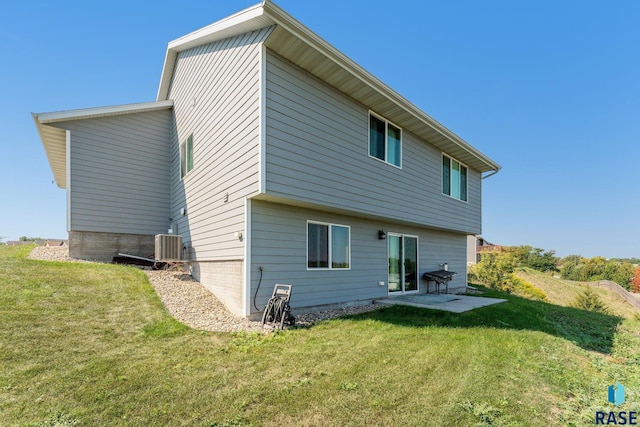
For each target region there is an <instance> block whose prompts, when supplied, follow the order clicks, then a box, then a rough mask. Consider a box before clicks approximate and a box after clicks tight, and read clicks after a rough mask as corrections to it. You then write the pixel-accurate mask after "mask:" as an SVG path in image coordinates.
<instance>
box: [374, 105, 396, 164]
mask: <svg viewBox="0 0 640 427" xmlns="http://www.w3.org/2000/svg"><path fill="white" fill-rule="evenodd" d="M369 156H370V157H373V158H376V159H378V160H382V161H383V162H385V163H389V164H390V165H393V166H396V167H398V168H402V129H400V128H399V127H398V126H396V125H394V124H393V123H391V122H389V121H387V120H385V119H383V118H382V117H380V116H377V115H375V114H373V113H372V112H371V111H370V112H369Z"/></svg>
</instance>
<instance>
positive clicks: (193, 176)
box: [169, 28, 270, 261]
mask: <svg viewBox="0 0 640 427" xmlns="http://www.w3.org/2000/svg"><path fill="white" fill-rule="evenodd" d="M269 32H270V29H269V28H266V29H263V30H259V31H254V32H251V33H247V34H243V35H240V36H237V37H232V38H228V39H225V40H220V41H217V42H214V43H210V44H206V45H203V46H198V47H195V48H193V49H190V50H186V51H184V52H180V53H179V54H178V58H177V62H176V66H175V72H174V75H173V81H172V83H171V87H170V89H169V98H170V99H172V100H173V101H174V111H175V123H174V129H173V135H172V141H171V147H172V151H171V187H172V194H171V215H170V216H171V217H172V218H174V223H173V227H174V231H175V232H177V233H179V234H181V235H182V236H183V237H184V241H185V243H186V244H187V245H191V246H192V247H193V254H194V256H195V258H196V259H198V260H200V261H203V260H226V259H240V258H242V257H243V255H244V244H243V242H242V241H241V240H239V239H238V238H236V237H235V235H234V233H235V232H236V231H243V228H244V220H245V218H244V209H245V207H244V206H245V202H244V199H245V197H250V196H253V195H255V194H257V192H258V191H259V167H260V166H259V161H260V155H259V153H260V151H259V146H260V144H259V142H260V88H261V85H260V77H261V69H262V67H261V42H262V41H263V40H264V38H265V37H266V36H267V35H268V34H269ZM191 134H193V164H194V166H193V170H192V171H191V172H189V173H188V174H187V176H185V177H184V179H181V177H180V149H179V145H180V143H182V142H183V141H185V140H186V139H187V138H188V137H189V135H191ZM225 193H228V201H227V202H225V201H224V196H225ZM181 208H185V209H186V215H185V216H181V215H180V209H181Z"/></svg>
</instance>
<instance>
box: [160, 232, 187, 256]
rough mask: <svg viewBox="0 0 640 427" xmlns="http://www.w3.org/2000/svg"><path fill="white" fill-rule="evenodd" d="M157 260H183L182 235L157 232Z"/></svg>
mask: <svg viewBox="0 0 640 427" xmlns="http://www.w3.org/2000/svg"><path fill="white" fill-rule="evenodd" d="M155 259H156V261H162V262H168V261H182V236H179V235H177V234H156V255H155Z"/></svg>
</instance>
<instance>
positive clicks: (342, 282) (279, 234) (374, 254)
mask: <svg viewBox="0 0 640 427" xmlns="http://www.w3.org/2000/svg"><path fill="white" fill-rule="evenodd" d="M308 221H312V222H319V223H325V224H337V225H341V226H346V227H349V229H350V244H349V246H350V247H349V251H350V254H351V257H350V268H349V269H344V270H343V269H334V270H328V269H308V268H307V224H308ZM251 230H252V231H251V271H250V275H251V287H250V303H251V312H253V313H255V312H258V311H259V310H262V309H263V308H264V306H265V305H266V302H267V300H268V299H269V297H270V296H271V292H272V291H273V286H274V285H275V284H276V283H283V284H290V285H293V296H292V301H291V305H292V308H297V309H301V310H309V309H311V308H312V307H314V306H319V307H322V306H331V305H344V304H346V305H349V304H355V303H358V302H360V303H361V302H370V301H371V300H373V299H376V298H382V297H386V296H387V295H388V294H389V292H388V284H389V258H388V238H387V239H384V240H381V239H379V238H378V231H379V230H384V231H385V232H386V233H387V236H390V235H392V234H396V235H405V236H409V237H417V241H418V242H417V243H418V251H417V252H418V265H417V272H418V274H419V275H422V273H424V272H426V271H433V270H439V269H441V268H442V267H441V264H443V263H448V265H449V270H450V271H454V272H457V273H458V274H457V275H456V276H454V279H453V280H452V281H451V283H450V285H449V292H452V293H453V292H459V291H464V289H465V288H466V283H467V281H466V242H467V240H466V235H464V234H460V233H452V232H446V231H438V230H434V229H430V228H426V227H416V226H409V225H403V224H399V223H393V222H389V221H385V220H375V219H367V218H362V217H355V216H348V215H343V214H339V213H331V212H326V211H320V210H315V209H306V208H300V207H294V206H290V205H284V204H279V203H271V202H265V201H258V200H253V201H252V202H251ZM261 266H262V267H263V271H262V273H261V272H260V270H259V267H261ZM381 282H382V285H381V284H380V283H381ZM258 284H260V288H259V289H258ZM418 284H419V292H421V293H424V292H426V291H427V288H426V286H427V283H426V282H425V281H423V280H418ZM429 286H430V291H431V292H433V291H434V290H435V285H434V284H433V282H431V283H429ZM256 292H257V293H256ZM254 298H255V301H256V306H257V309H256V307H255V306H254V302H253V301H254Z"/></svg>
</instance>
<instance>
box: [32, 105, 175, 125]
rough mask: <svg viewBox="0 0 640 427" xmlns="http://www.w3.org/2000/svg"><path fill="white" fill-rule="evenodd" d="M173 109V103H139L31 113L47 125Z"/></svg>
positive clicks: (38, 120)
mask: <svg viewBox="0 0 640 427" xmlns="http://www.w3.org/2000/svg"><path fill="white" fill-rule="evenodd" d="M171 107H173V101H171V100H169V101H153V102H141V103H137V104H125V105H113V106H108V107H95V108H83V109H79V110H67V111H56V112H52V113H33V118H34V120H35V121H36V122H37V123H41V124H47V123H55V122H67V121H71V120H82V119H91V118H96V117H108V116H117V115H122V114H130V113H142V112H145V111H156V110H164V109H167V108H171Z"/></svg>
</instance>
